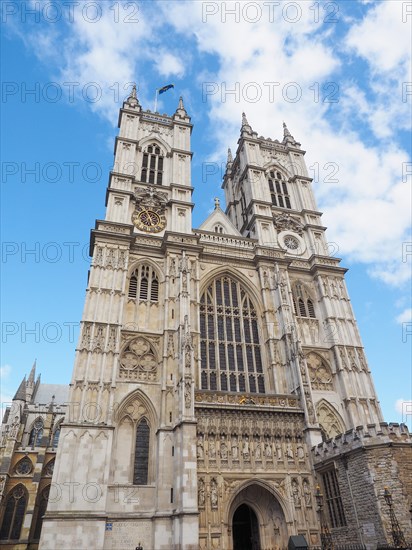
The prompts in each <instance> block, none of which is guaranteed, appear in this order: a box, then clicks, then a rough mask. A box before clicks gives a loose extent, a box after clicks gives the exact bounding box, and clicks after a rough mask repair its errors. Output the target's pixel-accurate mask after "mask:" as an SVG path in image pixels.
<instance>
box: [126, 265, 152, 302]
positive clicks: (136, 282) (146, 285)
mask: <svg viewBox="0 0 412 550" xmlns="http://www.w3.org/2000/svg"><path fill="white" fill-rule="evenodd" d="M128 296H129V298H135V299H136V298H139V301H141V302H147V301H150V302H158V301H159V280H158V278H157V273H156V271H155V270H154V269H153V268H152V267H151V266H149V265H139V267H138V268H137V269H136V271H135V272H134V273H133V274H132V276H131V277H130V282H129V293H128Z"/></svg>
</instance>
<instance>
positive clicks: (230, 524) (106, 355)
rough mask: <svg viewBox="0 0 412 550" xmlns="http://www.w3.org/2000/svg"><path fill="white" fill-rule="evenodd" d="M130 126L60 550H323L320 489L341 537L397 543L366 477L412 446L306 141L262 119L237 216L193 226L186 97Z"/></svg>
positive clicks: (122, 134)
mask: <svg viewBox="0 0 412 550" xmlns="http://www.w3.org/2000/svg"><path fill="white" fill-rule="evenodd" d="M119 127H120V131H119V135H118V137H117V138H116V145H115V162H114V169H113V171H112V172H111V173H110V179H109V185H108V189H107V195H106V205H107V208H106V217H105V219H104V220H97V221H96V226H95V229H94V230H93V231H92V234H91V255H92V257H93V260H92V265H91V268H90V277H89V282H88V287H87V293H86V300H85V307H84V312H83V317H82V323H81V334H80V338H79V343H78V347H77V351H76V359H75V365H74V370H73V375H72V379H71V383H70V397H69V406H68V409H67V412H66V418H65V421H64V423H63V426H62V428H61V434H60V442H59V447H58V452H57V459H56V464H55V467H54V474H53V484H55V487H57V488H58V490H59V498H54V499H53V501H52V500H51V499H49V504H48V508H47V512H46V515H45V518H44V522H43V529H42V535H41V540H40V548H41V550H56V549H57V548H59V549H60V550H73V549H77V550H80V549H119V550H120V549H122V550H123V549H126V548H127V549H129V548H130V549H134V548H135V547H136V546H138V545H139V543H140V545H141V546H142V547H143V548H144V550H153V549H154V550H170V549H175V550H198V549H216V550H229V549H230V550H241V549H246V548H247V549H253V550H263V549H281V548H286V547H287V544H288V540H289V537H290V536H292V535H304V536H305V538H306V540H307V541H308V543H309V544H310V545H312V546H316V545H320V543H321V539H320V531H321V529H320V522H319V515H318V512H317V507H316V502H315V492H316V490H317V489H316V487H317V485H318V484H319V485H320V487H321V491H322V493H323V495H324V499H325V500H326V501H327V502H328V507H327V510H328V522H329V526H330V529H331V531H332V533H334V536H336V537H337V539H336V540H339V541H341V540H342V537H347V538H346V539H344V540H345V541H346V542H348V543H349V542H352V543H359V542H362V543H365V544H369V543H370V544H373V543H375V542H376V541H378V540H385V537H387V531H385V529H386V527H387V525H388V519H387V518H386V519H385V513H386V512H385V510H384V505H382V503H381V496H380V494H379V490H380V489H379V487H378V485H379V483H380V481H379V482H378V481H376V478H375V485H376V484H377V485H376V487H375V485H374V484H373V483H372V482H371V483H370V484H369V482H367V479H368V478H367V475H366V474H365V476H364V486H363V492H362V491H361V493H362V495H364V494H367V493H368V491H369V493H370V495H369V497H370V498H369V501H368V502H369V504H368V513H369V514H370V515H371V517H369V516H368V517H366V516H365V519H362V518H363V516H362V511H361V509H360V507H359V506H358V505H357V504H356V502H354V500H353V499H354V496H353V493H354V492H355V493H356V491H354V490H352V496H351V495H350V492H349V490H348V487H349V485H348V483H350V482H351V479H350V476H351V472H352V470H351V468H352V467H353V472H354V473H356V471H357V468H359V461H363V462H362V464H363V466H362V467H364V468H366V470H365V472H367V471H370V463H371V462H373V461H372V454H373V452H374V449H376V448H377V447H379V445H380V446H381V447H379V448H385V449H386V448H388V449H389V448H392V450H393V445H391V446H389V445H390V443H393V442H394V441H397V442H398V444H399V445H398V447H399V448H402V449H403V448H405V449H406V448H407V449H408V450H409V452H410V447H408V445H409V443H410V438H409V435H408V433H407V430H406V428H404V427H403V426H402V425H401V426H397V425H386V424H383V423H382V414H381V411H380V408H379V403H378V400H377V397H376V393H375V390H374V387H373V382H372V378H371V374H370V370H369V368H368V365H367V361H366V358H365V355H364V351H363V348H362V343H361V339H360V336H359V332H358V328H357V324H356V321H355V318H354V315H353V312H352V308H351V304H350V300H349V297H348V293H347V289H346V285H345V281H344V274H345V271H346V270H345V269H344V268H342V267H340V266H339V259H337V258H335V257H333V256H330V255H329V253H328V244H327V240H326V238H325V227H323V226H322V223H321V214H320V212H319V211H318V210H317V208H316V204H315V199H314V195H313V191H312V188H311V178H310V177H308V172H307V168H306V165H305V161H304V154H305V152H304V151H303V150H302V149H301V146H300V144H299V143H298V142H297V141H296V140H295V139H294V137H293V136H292V135H291V134H290V132H289V131H288V129H287V127H286V126H285V125H284V136H283V138H282V140H281V141H278V140H272V139H270V138H264V137H262V136H258V134H257V133H256V132H254V131H253V129H252V127H251V126H250V124H249V123H248V121H247V119H246V117H245V116H244V115H243V118H242V126H241V131H240V137H239V141H238V148H237V150H236V154H235V156H234V157H232V154H231V152H230V151H229V153H228V158H227V165H226V172H225V174H224V178H223V184H222V187H223V189H224V191H225V196H226V210H225V211H223V210H222V209H221V208H220V205H219V201H217V200H216V201H215V209H214V211H213V212H212V213H211V214H210V215H209V216H208V217H207V219H206V220H205V221H204V222H203V223H202V225H201V226H200V227H199V228H198V229H193V227H192V210H193V207H194V205H193V202H192V191H193V187H192V182H191V157H192V152H191V147H190V139H191V133H192V124H191V119H190V116H189V115H188V114H187V112H186V110H185V107H184V105H183V101H182V99H180V101H179V105H178V108H177V110H176V112H175V113H174V115H173V116H170V117H169V116H167V115H160V114H159V113H152V112H150V111H143V110H142V108H141V106H140V104H139V101H138V99H137V97H136V92H135V90H133V92H132V94H131V95H130V97H129V98H128V99H127V101H125V102H124V104H123V107H122V108H121V109H120V117H119ZM372 440H373V441H374V446H370V448H369V447H368V445H369V443H370V442H372ZM331 442H333V444H332V443H331ZM382 446H383V447H382ZM402 446H403V447H402ZM328 449H329V450H328ZM359 449H363V450H364V451H365V452H363V453H361V454H359V452H358V451H359ZM393 452H394V451H393ZM343 454H345V455H346V459H345V461H346V470H345V468H344V467H340V466H339V460H340V459H341V458H342V456H343ZM332 455H333V460H331V459H330V457H331V456H332ZM352 455H353V457H354V460H355V462H353V461H352V462H353V464H352V462H351V457H352ZM392 458H393V457H392ZM391 460H392V459H391ZM356 461H358V462H356ZM395 462H396V461H395ZM392 464H394V461H393V460H392ZM368 468H369V470H368ZM393 468H394V467H392V474H391V476H390V479H391V478H393V477H395V478H396V472H394V470H393ZM382 475H383V474H382ZM411 477H412V476H411ZM397 482H398V484H399V487H400V493H399V494H400V495H401V496H400V497H399V498H404V501H402V506H405V509H407V508H406V506H407V505H408V503H407V501H406V500H405V499H407V494H408V493H407V491H406V489H405V490H404V489H403V485H402V483H403V482H402V481H401V480H400V478H399V479H398V481H397ZM356 483H357V481H356V480H355V479H353V480H352V487H354V486H355V485H356ZM382 483H383V481H382ZM405 483H406V481H405ZM402 491H403V492H404V494H405V495H406V496H402V495H403V493H402ZM410 494H412V491H409V495H410ZM358 496H359V495H358ZM362 498H363V497H362ZM371 498H372V500H370V499H371ZM409 498H410V497H409ZM325 509H326V508H325ZM354 514H355V515H356V521H357V523H356V521H355V519H354V518H355V516H354ZM385 521H386V523H385ZM401 521H403V520H402V518H401ZM362 522H364V523H365V524H367V525H369V529H364V527H363V523H362ZM353 525H358V527H359V528H358V529H353ZM385 526H386V527H385ZM402 526H403V527H404V529H407V528H409V529H410V527H409V524H408V525H406V519H405V524H404V525H403V524H402V523H401V527H402ZM345 533H346V534H345ZM359 537H361V540H360V539H359ZM368 537H369V538H368Z"/></svg>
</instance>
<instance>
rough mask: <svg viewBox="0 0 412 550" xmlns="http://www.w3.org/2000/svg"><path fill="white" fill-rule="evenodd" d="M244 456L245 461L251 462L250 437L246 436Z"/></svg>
mask: <svg viewBox="0 0 412 550" xmlns="http://www.w3.org/2000/svg"><path fill="white" fill-rule="evenodd" d="M242 454H243V460H249V438H248V436H245V440H244V442H243V449H242Z"/></svg>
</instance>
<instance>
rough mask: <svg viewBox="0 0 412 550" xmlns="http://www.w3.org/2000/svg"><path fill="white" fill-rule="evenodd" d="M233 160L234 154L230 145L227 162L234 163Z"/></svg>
mask: <svg viewBox="0 0 412 550" xmlns="http://www.w3.org/2000/svg"><path fill="white" fill-rule="evenodd" d="M232 162H233V156H232V151H231V149H230V147H229V148H228V150H227V162H226V164H232Z"/></svg>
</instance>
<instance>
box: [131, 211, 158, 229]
mask: <svg viewBox="0 0 412 550" xmlns="http://www.w3.org/2000/svg"><path fill="white" fill-rule="evenodd" d="M132 222H133V224H134V225H135V227H137V229H140V231H145V232H147V233H159V231H162V230H163V229H164V228H165V226H166V218H165V216H164V214H162V213H161V212H160V211H156V210H155V209H149V208H145V207H144V206H140V207H138V208H136V210H135V211H134V212H133V215H132Z"/></svg>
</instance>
